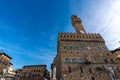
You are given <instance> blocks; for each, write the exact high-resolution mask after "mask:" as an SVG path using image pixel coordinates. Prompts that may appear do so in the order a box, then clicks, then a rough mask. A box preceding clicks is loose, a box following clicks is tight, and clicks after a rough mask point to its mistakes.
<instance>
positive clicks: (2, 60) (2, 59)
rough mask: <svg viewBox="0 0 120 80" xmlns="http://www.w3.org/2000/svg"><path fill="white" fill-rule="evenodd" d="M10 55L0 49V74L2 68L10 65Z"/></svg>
mask: <svg viewBox="0 0 120 80" xmlns="http://www.w3.org/2000/svg"><path fill="white" fill-rule="evenodd" d="M11 59H12V58H11V57H10V56H8V55H7V54H6V53H4V52H2V51H0V74H2V71H3V69H5V68H7V67H8V66H10V65H11V63H10V61H11Z"/></svg>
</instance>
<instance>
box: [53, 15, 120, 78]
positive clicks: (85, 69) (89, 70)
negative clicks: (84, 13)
mask: <svg viewBox="0 0 120 80" xmlns="http://www.w3.org/2000/svg"><path fill="white" fill-rule="evenodd" d="M71 19H72V25H73V27H74V29H75V31H76V32H75V33H72V32H60V33H58V41H57V55H56V57H55V58H54V61H53V64H52V79H53V80H119V79H120V61H119V60H116V59H115V58H114V57H113V55H112V54H111V51H110V50H109V49H108V48H107V46H106V45H105V40H104V39H103V37H102V36H101V35H100V34H99V33H87V32H86V30H85V29H84V27H83V25H82V21H81V19H80V18H78V17H77V16H76V15H73V16H72V17H71Z"/></svg>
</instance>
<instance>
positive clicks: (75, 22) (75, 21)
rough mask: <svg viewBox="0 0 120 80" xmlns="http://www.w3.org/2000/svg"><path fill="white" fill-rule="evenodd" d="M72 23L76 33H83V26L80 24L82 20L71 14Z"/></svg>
mask: <svg viewBox="0 0 120 80" xmlns="http://www.w3.org/2000/svg"><path fill="white" fill-rule="evenodd" d="M71 18H72V25H73V27H74V29H75V31H76V33H77V34H85V33H86V31H85V29H84V27H83V26H82V21H81V19H80V18H78V17H77V16H76V15H72V17H71Z"/></svg>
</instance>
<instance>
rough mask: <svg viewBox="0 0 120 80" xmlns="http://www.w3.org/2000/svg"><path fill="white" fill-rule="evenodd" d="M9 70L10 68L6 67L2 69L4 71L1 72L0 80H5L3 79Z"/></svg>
mask: <svg viewBox="0 0 120 80" xmlns="http://www.w3.org/2000/svg"><path fill="white" fill-rule="evenodd" d="M9 69H10V67H9V66H7V67H6V68H4V69H3V70H2V71H1V75H0V80H5V78H4V77H6V76H7V74H8V70H9Z"/></svg>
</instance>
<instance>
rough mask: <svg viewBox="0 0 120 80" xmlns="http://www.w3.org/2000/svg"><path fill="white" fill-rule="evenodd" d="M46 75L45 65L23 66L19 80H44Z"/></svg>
mask: <svg viewBox="0 0 120 80" xmlns="http://www.w3.org/2000/svg"><path fill="white" fill-rule="evenodd" d="M46 73H47V69H46V65H28V66H23V68H22V71H21V72H20V74H21V75H20V79H19V80H44V78H45V77H46Z"/></svg>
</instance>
